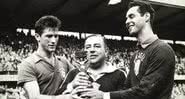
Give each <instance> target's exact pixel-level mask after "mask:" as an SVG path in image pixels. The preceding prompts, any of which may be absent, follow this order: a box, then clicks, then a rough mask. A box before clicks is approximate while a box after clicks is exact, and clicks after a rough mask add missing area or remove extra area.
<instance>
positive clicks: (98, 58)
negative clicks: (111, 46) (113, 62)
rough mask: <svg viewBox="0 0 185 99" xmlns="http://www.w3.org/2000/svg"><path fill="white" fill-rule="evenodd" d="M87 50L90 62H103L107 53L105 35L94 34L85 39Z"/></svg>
mask: <svg viewBox="0 0 185 99" xmlns="http://www.w3.org/2000/svg"><path fill="white" fill-rule="evenodd" d="M85 51H87V59H88V61H89V63H90V64H102V63H103V62H104V61H105V58H106V53H107V50H106V47H105V43H104V39H103V37H101V36H92V37H89V38H87V39H86V41H85ZM93 66H97V65H93ZM92 68H97V67H92Z"/></svg>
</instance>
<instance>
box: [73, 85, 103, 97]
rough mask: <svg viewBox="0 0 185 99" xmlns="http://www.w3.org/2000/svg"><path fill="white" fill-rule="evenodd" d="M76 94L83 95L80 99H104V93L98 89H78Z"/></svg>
mask: <svg viewBox="0 0 185 99" xmlns="http://www.w3.org/2000/svg"><path fill="white" fill-rule="evenodd" d="M75 90H76V92H78V93H81V95H80V97H81V98H84V97H88V98H90V99H103V94H104V92H102V91H100V90H98V89H96V88H78V87H77V88H76V89H75Z"/></svg>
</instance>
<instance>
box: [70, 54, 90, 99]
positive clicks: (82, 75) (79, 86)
mask: <svg viewBox="0 0 185 99" xmlns="http://www.w3.org/2000/svg"><path fill="white" fill-rule="evenodd" d="M86 56H87V55H86V51H77V52H75V62H76V63H77V64H78V65H77V66H76V68H77V69H78V70H79V71H80V72H79V73H78V74H77V75H76V77H75V79H74V80H73V87H74V90H75V91H78V92H77V95H74V98H77V99H81V98H80V95H81V93H82V92H83V89H84V88H91V87H92V79H90V76H89V75H88V73H87V70H88V68H89V62H88V60H87V57H86ZM83 99H88V97H83Z"/></svg>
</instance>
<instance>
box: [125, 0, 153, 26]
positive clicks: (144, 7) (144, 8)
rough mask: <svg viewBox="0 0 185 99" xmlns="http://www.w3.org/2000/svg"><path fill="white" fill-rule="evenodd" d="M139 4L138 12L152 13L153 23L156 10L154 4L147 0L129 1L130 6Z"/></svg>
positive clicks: (151, 20)
mask: <svg viewBox="0 0 185 99" xmlns="http://www.w3.org/2000/svg"><path fill="white" fill-rule="evenodd" d="M134 6H139V9H138V12H139V13H140V14H141V15H142V16H143V15H144V14H145V13H146V12H149V13H150V16H151V17H150V22H151V24H152V25H153V21H154V17H155V10H154V9H153V8H152V5H151V4H150V3H149V2H146V1H132V2H130V3H129V6H128V8H129V9H130V8H131V7H134Z"/></svg>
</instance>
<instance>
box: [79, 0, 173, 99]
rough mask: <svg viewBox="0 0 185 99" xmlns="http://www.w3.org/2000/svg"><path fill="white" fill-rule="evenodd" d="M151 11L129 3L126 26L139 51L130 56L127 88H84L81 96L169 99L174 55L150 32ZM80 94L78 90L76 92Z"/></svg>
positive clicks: (149, 6)
mask: <svg viewBox="0 0 185 99" xmlns="http://www.w3.org/2000/svg"><path fill="white" fill-rule="evenodd" d="M153 19H154V10H153V8H152V7H151V5H150V4H149V3H147V2H144V1H142V2H141V1H140V2H139V1H135V2H131V3H130V4H129V10H128V11H127V14H126V27H127V28H128V31H129V34H130V35H132V36H135V37H136V38H137V39H138V44H137V45H138V50H137V51H136V52H135V54H134V55H133V58H132V59H131V64H130V71H129V74H128V76H127V80H126V87H127V88H126V89H125V90H122V91H113V92H102V91H99V90H97V91H93V94H92V91H91V90H92V89H90V88H87V89H86V90H85V89H83V90H80V91H83V92H84V91H86V93H84V94H83V95H82V96H88V97H92V98H93V99H170V96H171V91H172V88H173V82H174V70H175V54H174V51H173V49H172V48H171V47H170V46H169V45H168V44H166V43H164V42H163V41H161V40H160V39H159V38H158V37H157V35H156V34H154V33H153V30H152V22H153ZM78 91H79V90H78Z"/></svg>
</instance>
